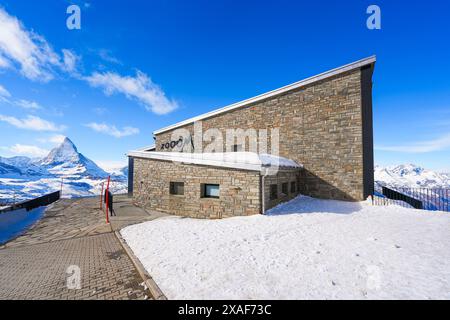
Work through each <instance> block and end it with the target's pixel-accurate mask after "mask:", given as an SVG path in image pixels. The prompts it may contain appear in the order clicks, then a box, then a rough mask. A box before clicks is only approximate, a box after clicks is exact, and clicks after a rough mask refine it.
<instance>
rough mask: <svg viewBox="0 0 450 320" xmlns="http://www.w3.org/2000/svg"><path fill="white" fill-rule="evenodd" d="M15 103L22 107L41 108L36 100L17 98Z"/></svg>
mask: <svg viewBox="0 0 450 320" xmlns="http://www.w3.org/2000/svg"><path fill="white" fill-rule="evenodd" d="M16 104H17V105H18V106H19V107H21V108H24V109H31V110H38V109H41V108H42V107H41V106H40V105H39V104H38V103H37V102H35V101H29V100H25V99H21V100H17V101H16Z"/></svg>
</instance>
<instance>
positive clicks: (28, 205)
mask: <svg viewBox="0 0 450 320" xmlns="http://www.w3.org/2000/svg"><path fill="white" fill-rule="evenodd" d="M60 198H61V192H60V191H56V192H52V193H49V194H46V195H43V196H41V197H37V198H34V199H31V200H25V201H22V202H19V203H15V204H13V205H11V206H9V207H7V208H4V209H2V210H0V213H2V212H7V211H12V210H17V209H26V210H27V211H29V210H31V209H34V208H37V207H41V206H46V205H49V204H51V203H53V202H55V201H58V200H59V199H60Z"/></svg>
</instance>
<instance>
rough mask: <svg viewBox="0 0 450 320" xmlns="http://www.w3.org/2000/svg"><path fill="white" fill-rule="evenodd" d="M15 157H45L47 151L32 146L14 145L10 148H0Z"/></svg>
mask: <svg viewBox="0 0 450 320" xmlns="http://www.w3.org/2000/svg"><path fill="white" fill-rule="evenodd" d="M2 149H4V150H7V151H9V152H10V153H12V154H13V155H16V156H30V157H38V158H40V157H45V156H46V155H47V154H48V153H49V151H48V150H46V149H43V148H39V147H37V146H33V145H25V144H15V145H13V146H11V147H2Z"/></svg>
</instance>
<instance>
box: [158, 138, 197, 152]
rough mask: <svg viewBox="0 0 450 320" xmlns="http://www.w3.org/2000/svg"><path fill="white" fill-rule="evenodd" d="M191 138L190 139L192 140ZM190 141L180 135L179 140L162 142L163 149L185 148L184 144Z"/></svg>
mask: <svg viewBox="0 0 450 320" xmlns="http://www.w3.org/2000/svg"><path fill="white" fill-rule="evenodd" d="M190 140H191V139H189V141H190ZM189 141H187V139H186V141H185V139H183V137H180V138H179V139H178V140H171V141H169V142H165V143H162V144H161V150H172V149H174V148H178V149H183V147H184V145H185V144H186V143H189Z"/></svg>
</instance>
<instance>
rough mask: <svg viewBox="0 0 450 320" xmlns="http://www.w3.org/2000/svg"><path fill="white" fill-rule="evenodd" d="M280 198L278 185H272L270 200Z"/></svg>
mask: <svg viewBox="0 0 450 320" xmlns="http://www.w3.org/2000/svg"><path fill="white" fill-rule="evenodd" d="M277 198H278V185H276V184H271V185H270V200H275V199H277Z"/></svg>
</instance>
